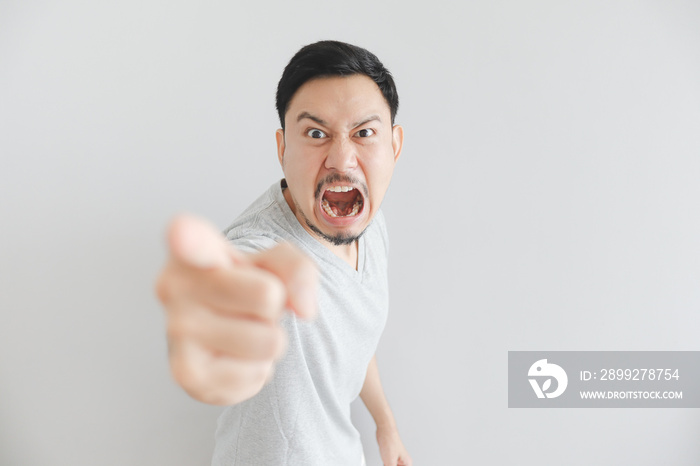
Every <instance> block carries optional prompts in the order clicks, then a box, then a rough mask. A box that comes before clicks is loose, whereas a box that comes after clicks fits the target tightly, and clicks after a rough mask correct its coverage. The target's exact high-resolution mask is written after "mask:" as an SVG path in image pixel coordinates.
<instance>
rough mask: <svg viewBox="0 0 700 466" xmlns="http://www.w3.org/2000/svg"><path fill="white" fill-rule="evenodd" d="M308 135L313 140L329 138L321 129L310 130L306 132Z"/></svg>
mask: <svg viewBox="0 0 700 466" xmlns="http://www.w3.org/2000/svg"><path fill="white" fill-rule="evenodd" d="M306 135H307V136H308V137H310V138H313V139H321V138H325V137H327V136H326V133H324V132H323V131H321V130H320V129H316V128H314V129H310V130H308V131H307V132H306Z"/></svg>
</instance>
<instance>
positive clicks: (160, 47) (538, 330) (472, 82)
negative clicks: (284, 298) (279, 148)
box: [0, 0, 700, 466]
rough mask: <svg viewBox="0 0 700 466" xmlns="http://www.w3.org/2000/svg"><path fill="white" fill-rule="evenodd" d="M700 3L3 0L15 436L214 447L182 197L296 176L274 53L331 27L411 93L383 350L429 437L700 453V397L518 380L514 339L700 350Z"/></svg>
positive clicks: (160, 448)
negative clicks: (197, 371) (174, 316)
mask: <svg viewBox="0 0 700 466" xmlns="http://www.w3.org/2000/svg"><path fill="white" fill-rule="evenodd" d="M699 25H700V3H698V2H697V1H695V0H688V1H666V0H664V1H661V0H659V1H641V0H640V1H609V0H607V1H585V2H561V1H547V2H546V1H479V2H464V1H454V2H448V1H440V0H438V1H431V2H416V3H410V2H398V1H395V2H366V1H357V2H345V3H333V2H327V1H323V2H322V1H300V2H277V3H270V2H264V1H261V2H221V1H218V2H214V1H205V2H199V1H196V2H195V1H190V2H183V1H165V0H161V1H154V0H145V1H142V0H139V1H131V0H129V1H119V2H117V1H101V2H88V1H76V0H70V1H62V2H49V1H43V2H42V1H8V0H5V1H3V2H0V154H1V156H2V166H1V167H0V190H1V191H0V219H1V222H2V224H1V225H2V228H1V235H2V236H1V238H2V241H1V242H0V274H1V275H0V287H1V288H0V305H1V308H0V464H2V465H3V466H4V465H41V466H43V465H71V466H81V465H148V466H158V465H205V464H208V462H209V459H210V454H211V450H212V445H213V432H214V428H215V419H216V416H217V414H218V412H219V408H215V407H209V406H205V405H202V404H199V403H197V402H195V401H192V400H191V399H189V398H188V397H187V396H186V395H185V394H184V393H183V392H182V391H181V390H180V389H179V388H178V387H176V386H175V385H174V384H173V382H171V380H170V376H169V372H168V367H167V362H166V348H165V341H164V336H163V333H164V331H163V316H162V311H161V309H160V307H159V305H158V303H157V301H156V299H155V297H154V293H153V282H154V280H155V277H156V275H157V273H158V270H159V268H160V266H161V264H162V263H163V261H164V258H165V247H164V238H163V233H164V230H165V226H166V225H167V222H168V219H169V218H171V217H172V215H173V214H175V213H177V212H180V211H190V212H195V213H197V214H199V215H202V216H204V217H207V218H209V219H211V221H212V222H213V223H214V224H215V225H217V226H218V227H219V228H224V227H225V226H227V225H228V223H229V222H230V221H232V220H233V218H234V217H235V216H236V215H237V214H238V213H239V212H241V210H242V209H243V208H244V207H245V206H247V205H248V204H249V203H250V202H251V201H252V200H253V199H255V198H256V197H257V196H258V195H259V194H260V193H261V192H262V191H263V190H264V189H266V188H267V187H268V186H269V185H270V184H271V183H272V182H274V181H275V180H277V179H279V178H280V177H281V170H280V168H279V166H278V164H277V160H276V155H275V144H274V131H275V129H276V128H277V127H278V126H279V124H278V122H277V120H276V114H275V111H274V91H275V87H276V84H277V80H278V79H279V77H280V75H281V72H282V69H283V67H284V65H285V64H286V63H287V62H288V60H289V59H290V58H291V56H292V55H293V54H294V53H295V52H296V50H298V49H299V48H300V47H301V46H303V45H305V44H307V43H310V42H314V41H316V40H320V39H327V38H333V39H338V40H344V41H348V42H351V43H355V44H357V45H360V46H363V47H366V48H368V49H370V50H371V51H373V52H374V53H376V54H377V55H378V56H379V57H380V59H381V60H382V61H383V62H384V63H385V64H386V65H387V66H388V67H389V69H391V70H392V72H393V73H394V75H395V77H396V82H397V85H398V89H399V93H400V96H401V107H400V110H399V113H398V119H397V123H400V124H402V125H403V126H404V128H405V132H406V141H405V148H404V153H403V155H402V158H401V160H400V162H399V165H398V167H397V169H396V172H395V174H394V179H393V183H392V186H391V188H390V190H389V193H388V195H387V198H386V200H385V203H384V211H385V214H386V217H387V221H388V226H389V229H390V234H391V238H392V249H391V270H390V273H391V296H392V298H391V312H390V318H389V323H388V326H387V329H386V332H385V334H384V337H383V340H382V341H381V343H380V347H379V350H378V360H379V364H380V370H381V373H382V377H383V382H384V386H385V390H386V393H387V395H388V397H389V400H390V402H391V405H392V407H393V409H394V411H395V414H396V418H397V420H398V423H399V428H400V431H401V433H402V435H403V439H404V441H405V443H406V445H407V446H408V448H409V450H410V452H411V454H412V455H413V458H414V460H415V464H416V465H417V466H425V465H436V464H465V465H467V464H475V465H476V464H479V465H481V464H489V465H491V464H493V465H509V464H519V465H538V466H539V465H553V464H558V465H559V464H562V465H563V464H566V465H590V464H597V465H659V464H668V465H697V464H698V463H699V462H700V446H699V445H700V443H699V442H698V438H700V416H699V415H698V411H697V410H693V409H682V410H681V409H678V410H674V409H668V410H662V409H627V410H625V409H608V410H606V409H598V410H575V409H560V410H553V409H549V410H548V409H534V410H517V409H508V408H507V364H506V363H507V351H508V350H700V344H699V342H698V329H699V328H700V313H699V311H700V287H699V286H698V285H699V284H700V241H699V239H700V217H699V215H698V213H699V212H700V182H699V180H700V27H699ZM353 413H354V418H355V421H356V424H357V425H358V428H359V429H360V430H361V432H362V435H363V437H364V440H365V448H366V451H367V459H368V464H369V465H370V466H371V465H377V464H379V460H378V454H377V448H376V443H375V441H374V428H373V424H372V421H371V418H370V417H369V416H368V414H367V412H366V410H365V408H364V407H363V405H361V404H359V403H358V404H356V405H354V406H353Z"/></svg>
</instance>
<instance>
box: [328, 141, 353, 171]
mask: <svg viewBox="0 0 700 466" xmlns="http://www.w3.org/2000/svg"><path fill="white" fill-rule="evenodd" d="M325 166H326V168H327V169H329V170H331V169H333V170H336V171H338V172H341V173H343V172H347V171H349V170H352V169H353V168H355V167H357V148H356V147H355V145H354V144H353V143H352V141H350V140H348V138H346V137H339V138H334V139H333V140H332V142H331V145H330V148H329V151H328V154H327V155H326V163H325Z"/></svg>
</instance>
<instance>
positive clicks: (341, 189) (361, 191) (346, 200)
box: [277, 75, 403, 245]
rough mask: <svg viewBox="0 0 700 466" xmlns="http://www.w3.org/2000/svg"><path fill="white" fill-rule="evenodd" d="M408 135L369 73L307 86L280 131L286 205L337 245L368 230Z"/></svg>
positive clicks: (294, 99)
mask: <svg viewBox="0 0 700 466" xmlns="http://www.w3.org/2000/svg"><path fill="white" fill-rule="evenodd" d="M402 143H403V130H402V128H401V127H400V126H398V125H397V126H394V127H392V125H391V113H390V110H389V105H388V104H387V102H386V100H385V99H384V96H383V95H382V93H381V91H380V90H379V87H378V86H377V85H376V84H375V83H374V81H372V80H371V79H370V78H368V77H367V76H364V75H353V76H349V77H331V78H318V79H313V80H311V81H308V82H306V83H304V85H302V86H301V87H300V88H299V89H298V90H297V92H296V93H295V94H294V96H293V97H292V100H291V102H290V104H289V108H288V110H287V113H286V115H285V130H284V131H282V130H278V131H277V152H278V157H279V160H280V163H281V165H282V170H283V171H284V175H285V178H286V180H287V186H288V189H287V193H286V197H287V200H288V201H290V198H291V203H290V206H291V208H292V210H293V212H294V214H295V215H296V217H297V218H298V219H299V222H300V223H301V224H302V225H303V226H304V227H305V228H306V229H307V230H309V231H312V232H313V233H315V234H316V235H318V236H320V237H321V238H323V239H325V240H326V241H329V242H331V243H332V244H335V245H341V244H350V243H352V242H353V241H354V240H355V239H356V238H358V237H359V236H360V235H361V234H362V232H363V231H364V230H365V228H367V226H368V225H369V223H370V221H371V220H372V218H374V215H375V214H376V212H377V210H378V209H379V206H380V205H381V203H382V199H383V198H384V194H385V193H386V190H387V188H388V187H389V182H390V181H391V175H392V173H393V171H394V165H395V164H396V161H397V160H398V158H399V155H400V154H401V146H402Z"/></svg>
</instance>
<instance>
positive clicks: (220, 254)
mask: <svg viewBox="0 0 700 466" xmlns="http://www.w3.org/2000/svg"><path fill="white" fill-rule="evenodd" d="M167 236H168V247H169V248H170V254H171V256H172V257H173V258H174V259H175V260H176V261H178V262H181V263H183V264H186V265H189V266H191V267H197V268H200V269H212V268H227V267H230V266H231V265H232V263H233V260H234V259H235V258H236V257H237V256H239V257H240V260H242V256H240V255H239V254H237V253H236V251H235V250H234V249H233V248H232V247H231V246H230V245H229V244H228V243H227V242H226V239H225V238H224V236H223V235H222V234H221V233H220V232H219V230H217V229H216V227H215V226H214V225H212V224H211V223H210V222H208V221H206V220H204V219H202V218H199V217H196V216H194V215H190V214H180V215H178V216H176V217H175V218H173V220H172V222H171V223H170V226H169V227H168V233H167Z"/></svg>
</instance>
